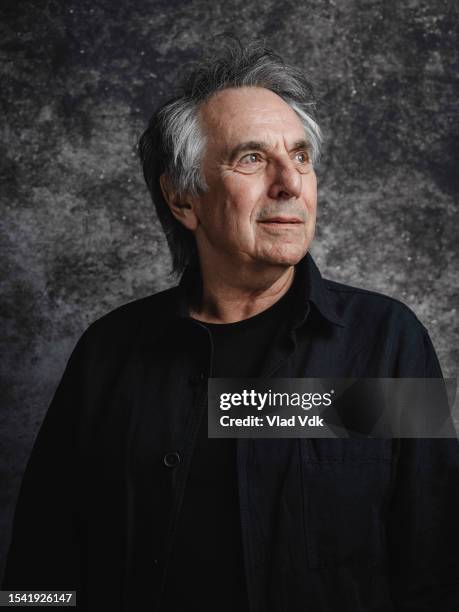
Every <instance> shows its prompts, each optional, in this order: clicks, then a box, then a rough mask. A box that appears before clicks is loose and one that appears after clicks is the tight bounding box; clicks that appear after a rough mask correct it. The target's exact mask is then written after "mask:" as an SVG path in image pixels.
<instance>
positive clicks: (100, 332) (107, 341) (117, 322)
mask: <svg viewBox="0 0 459 612" xmlns="http://www.w3.org/2000/svg"><path fill="white" fill-rule="evenodd" d="M176 295H177V287H171V288H169V289H165V290H164V291H160V292H158V293H155V294H153V295H149V296H147V297H144V298H141V299H137V300H133V301H132V302H128V303H127V304H123V305H122V306H119V307H118V308H115V309H114V310H112V311H110V312H108V313H106V314H105V315H103V316H102V317H100V318H99V319H96V320H95V321H94V322H93V323H91V325H90V326H89V327H88V328H87V329H86V331H85V332H84V333H83V335H82V337H81V338H80V341H79V344H80V345H85V346H87V347H90V348H91V349H94V348H97V347H103V350H104V352H105V353H106V352H107V351H109V350H111V349H113V348H116V347H120V346H124V347H126V346H128V345H134V344H136V343H138V342H139V341H141V340H142V339H146V338H148V339H152V340H153V339H154V338H155V336H157V334H158V333H160V332H161V330H163V329H164V328H165V326H166V325H167V321H168V320H169V319H171V318H172V313H173V312H174V307H175V304H176Z"/></svg>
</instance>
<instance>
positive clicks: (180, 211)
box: [159, 174, 199, 232]
mask: <svg viewBox="0 0 459 612" xmlns="http://www.w3.org/2000/svg"><path fill="white" fill-rule="evenodd" d="M159 183H160V185H161V191H162V192H163V196H164V199H165V200H166V202H167V204H168V206H169V208H170V210H171V213H172V214H173V215H174V217H175V218H176V219H177V220H178V221H180V223H182V224H183V225H184V226H185V227H186V228H187V229H189V230H191V231H192V232H193V231H195V230H196V228H197V227H198V225H199V220H198V217H197V215H196V212H195V206H194V201H195V200H194V198H191V197H187V194H185V195H183V194H179V193H178V192H177V189H176V188H175V187H174V185H173V184H172V181H171V179H170V177H169V176H168V175H167V174H161V176H160V177H159Z"/></svg>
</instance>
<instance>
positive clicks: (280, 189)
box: [268, 159, 302, 200]
mask: <svg viewBox="0 0 459 612" xmlns="http://www.w3.org/2000/svg"><path fill="white" fill-rule="evenodd" d="M301 187H302V181H301V174H300V173H299V172H298V170H297V168H296V167H295V165H294V163H293V161H292V160H290V159H289V160H288V161H282V162H279V163H278V164H276V166H275V170H274V171H273V176H272V178H271V184H270V186H269V193H268V195H269V197H270V198H273V199H274V200H290V199H291V198H299V197H300V194H301Z"/></svg>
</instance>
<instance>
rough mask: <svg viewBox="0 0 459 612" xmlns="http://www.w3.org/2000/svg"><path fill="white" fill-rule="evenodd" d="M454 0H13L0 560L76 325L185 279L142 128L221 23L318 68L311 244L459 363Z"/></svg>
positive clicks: (332, 269) (5, 179)
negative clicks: (151, 175) (176, 272)
mask: <svg viewBox="0 0 459 612" xmlns="http://www.w3.org/2000/svg"><path fill="white" fill-rule="evenodd" d="M456 6H457V3H456V2H455V0H451V1H449V2H448V1H442V0H436V1H435V0H433V1H432V0H430V1H421V0H410V1H393V0H392V1H391V0H385V1H381V2H374V1H370V0H367V1H363V0H360V1H359V0H344V1H340V2H338V1H336V2H335V1H333V0H328V1H326V0H325V1H323V0H321V1H318V0H316V1H310V2H309V1H304V2H297V1H290V0H263V1H262V2H258V3H257V2H247V1H246V0H236V1H233V2H211V1H207V2H205V1H191V2H186V1H182V2H177V1H175V2H171V1H170V0H167V1H166V0H161V1H159V0H158V1H148V0H135V2H134V0H132V1H131V2H114V1H113V0H98V1H91V2H86V1H79V2H73V3H67V2H60V1H57V0H54V1H43V2H24V1H23V2H16V1H15V2H3V5H2V7H3V9H2V13H3V15H2V17H3V18H2V25H1V41H0V43H1V60H2V61H1V77H0V78H1V80H0V87H1V104H2V106H1V114H0V123H1V130H2V138H1V157H0V163H1V170H0V178H1V184H2V192H1V193H2V195H1V197H2V226H3V232H2V239H1V246H0V253H1V261H2V266H1V271H2V273H3V274H2V277H3V278H2V298H3V300H2V308H1V311H0V316H1V318H2V334H1V340H2V359H1V370H2V376H3V384H2V391H3V393H2V405H1V413H0V414H1V436H2V438H1V444H0V450H1V459H0V475H1V481H2V486H1V487H0V496H1V502H0V504H1V515H0V530H1V539H0V575H1V570H2V563H3V562H2V560H3V558H4V553H5V549H6V546H7V542H8V538H9V529H10V522H11V518H12V512H13V506H14V501H15V499H16V495H17V490H18V486H19V482H20V478H21V474H22V471H23V468H24V465H25V462H26V460H27V457H28V454H29V452H30V449H31V445H32V443H33V440H34V437H35V435H36V432H37V429H38V427H39V425H40V423H41V420H42V418H43V416H44V412H45V411H46V409H47V405H48V402H49V400H50V398H51V396H52V393H53V391H54V389H55V387H56V384H57V382H58V380H59V378H60V376H61V374H62V371H63V368H64V366H65V363H66V360H67V358H68V356H69V353H70V351H71V349H72V347H73V345H74V343H75V341H76V340H77V338H78V337H79V335H80V334H81V333H82V331H83V330H84V329H85V327H86V326H87V325H88V323H89V322H90V321H92V320H94V319H95V318H97V317H99V316H100V315H102V314H103V313H105V312H107V311H109V310H110V309H112V308H114V307H116V306H118V305H120V304H122V303H124V302H127V301H130V300H132V299H135V298H140V297H142V296H145V295H147V294H150V293H153V292H155V291H158V290H160V289H163V288H166V287H167V286H169V285H171V284H173V283H174V282H175V281H174V279H173V278H171V277H170V276H169V275H168V271H169V267H170V262H169V256H168V253H167V250H166V245H165V241H164V239H163V237H162V234H161V229H160V227H159V225H158V222H157V220H156V218H155V215H154V212H153V210H152V206H151V204H150V201H149V196H148V193H147V191H146V188H145V186H144V184H143V179H142V176H141V172H140V168H139V164H138V161H137V158H136V149H135V147H136V142H137V140H138V137H139V135H140V133H141V131H142V130H143V128H144V127H145V125H146V123H147V120H148V119H149V117H150V115H151V113H152V111H153V109H154V107H155V105H156V103H157V101H158V100H159V99H160V97H162V96H163V95H167V92H168V91H169V90H170V87H171V85H172V84H173V81H174V71H175V69H176V67H177V65H178V64H180V63H182V62H185V61H187V60H191V59H195V58H196V57H197V56H199V51H200V46H201V43H202V41H203V40H205V39H206V38H208V37H209V36H210V35H213V34H216V33H218V32H223V31H228V30H229V31H233V32H236V33H238V34H239V35H240V36H241V37H242V38H245V37H247V38H264V39H266V40H267V41H269V42H270V43H271V45H272V46H273V47H274V48H275V49H276V50H277V51H279V52H280V53H282V54H283V55H284V57H285V58H286V59H287V60H290V61H292V62H294V63H296V64H297V65H299V66H301V67H304V69H305V71H306V72H307V74H308V75H309V77H310V79H311V80H312V82H313V83H314V84H315V89H316V93H317V99H318V109H319V118H320V121H321V125H322V126H323V128H324V131H325V135H326V139H327V146H326V148H325V152H324V156H323V161H322V164H321V168H320V171H319V181H320V183H319V204H320V212H319V218H318V233H317V239H316V242H315V245H314V249H313V255H315V257H316V260H317V262H318V264H319V266H320V268H321V270H322V272H323V273H324V274H325V275H326V276H328V277H330V278H333V279H336V280H341V281H344V282H347V283H350V284H354V285H357V286H362V287H366V288H370V289H373V290H377V291H381V292H384V293H387V294H389V295H391V296H394V297H396V298H399V299H400V300H402V301H403V302H405V303H407V304H408V305H409V306H410V307H411V308H412V309H413V310H414V312H415V313H416V314H417V315H418V317H419V318H420V320H421V321H422V322H423V323H424V324H425V325H426V326H427V328H428V329H429V331H430V333H431V336H432V339H433V341H434V344H435V346H436V348H437V351H438V354H439V357H440V361H441V363H442V366H443V369H444V373H445V375H448V376H455V375H456V372H457V362H458V335H459V333H458V322H457V311H456V309H457V307H458V293H457V273H458V265H457V264H458V246H457V228H458V206H457V203H456V201H455V194H456V193H457V185H458V174H459V172H458V168H457V161H456V160H457V155H455V153H456V143H457V141H458V135H457V130H456V128H457V118H456V116H455V110H456V106H457V100H458V87H457V81H458V77H457V65H458V62H457V54H458V51H457V49H458V45H457V32H456V27H457V23H458V14H457V9H456ZM455 131H456V133H455Z"/></svg>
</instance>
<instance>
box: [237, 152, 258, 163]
mask: <svg viewBox="0 0 459 612" xmlns="http://www.w3.org/2000/svg"><path fill="white" fill-rule="evenodd" d="M258 161H260V156H259V155H258V153H247V155H244V157H241V159H240V160H239V163H240V164H256V163H257V162H258Z"/></svg>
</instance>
